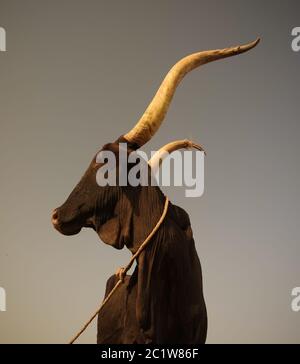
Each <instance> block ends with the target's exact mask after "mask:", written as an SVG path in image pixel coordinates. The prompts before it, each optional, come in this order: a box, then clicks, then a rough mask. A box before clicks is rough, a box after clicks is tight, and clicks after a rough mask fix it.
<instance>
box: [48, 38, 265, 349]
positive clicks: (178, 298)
mask: <svg viewBox="0 0 300 364" xmlns="http://www.w3.org/2000/svg"><path fill="white" fill-rule="evenodd" d="M257 43H258V40H257V41H255V42H253V43H249V44H246V45H243V46H238V47H231V48H225V49H221V50H211V51H204V52H199V53H194V54H192V55H189V56H187V57H185V58H183V59H181V60H180V61H179V62H178V63H176V64H175V65H174V66H173V67H172V68H171V70H170V71H169V73H168V74H167V76H166V77H165V79H164V80H163V82H162V84H161V85H160V87H159V89H158V91H157V93H156V95H155V96H154V98H153V100H152V101H151V103H150V105H149V106H148V108H147V109H146V111H145V113H144V114H143V116H142V117H141V119H140V120H139V121H138V123H137V124H136V125H135V126H134V127H133V129H131V130H130V131H129V132H128V133H127V134H124V135H122V136H120V137H119V138H118V139H117V140H116V141H114V142H112V143H108V144H105V145H104V146H103V147H102V149H101V150H104V151H107V150H109V151H112V152H113V153H114V154H115V156H116V159H117V161H118V154H119V144H120V143H127V148H128V153H130V152H132V151H135V150H137V149H138V148H140V147H142V146H143V145H144V144H145V143H147V142H148V141H149V140H150V139H151V138H152V137H153V135H154V134H155V133H156V131H157V130H158V129H159V127H160V125H161V123H162V121H163V119H164V117H165V114H166V112H167V110H168V107H169V105H170V102H171V100H172V97H173V95H174V93H175V90H176V87H177V85H178V84H179V82H180V81H181V80H182V78H183V77H184V76H185V75H186V74H187V73H188V72H189V71H191V70H193V69H194V68H196V67H198V66H200V65H203V64H205V63H208V62H211V61H215V60H218V59H222V58H226V57H230V56H234V55H237V54H241V53H243V52H246V51H248V50H249V49H251V48H253V47H254V46H256V44H257ZM190 146H193V145H191V144H189V143H186V144H185V143H182V142H180V141H179V142H175V143H171V144H168V145H167V146H166V147H165V149H166V150H168V151H172V150H175V149H178V148H182V147H190ZM150 164H151V163H150ZM100 166H101V164H99V163H97V161H96V156H95V157H94V158H93V160H92V161H91V163H90V165H89V167H88V169H87V171H86V172H85V174H84V176H83V177H82V179H81V180H80V182H79V183H78V185H77V186H76V187H75V189H74V190H73V191H72V193H71V194H70V196H69V197H68V199H67V200H66V202H65V203H64V204H63V205H62V206H61V207H59V208H57V209H55V210H54V212H53V215H52V222H53V225H54V227H55V228H56V229H57V230H58V231H60V232H61V233H62V234H65V235H72V234H77V233H79V232H80V230H81V228H83V227H90V228H92V229H94V230H95V232H96V233H97V234H98V235H99V237H100V239H101V240H102V241H103V242H104V243H106V244H109V245H111V246H113V247H114V248H117V249H122V248H123V247H124V245H125V246H126V247H127V248H128V249H129V250H130V251H131V252H132V253H135V252H136V251H137V249H138V247H139V245H140V244H141V243H142V242H143V241H144V240H145V238H146V237H147V236H148V234H149V233H150V231H151V230H152V229H153V227H154V226H155V224H156V223H157V221H158V220H159V218H160V216H161V214H162V211H163V208H164V203H165V197H164V195H163V193H162V191H161V190H160V188H159V187H157V186H142V185H140V186H136V187H132V186H130V185H127V186H121V185H116V186H108V185H107V186H104V187H100V186H99V185H98V184H97V182H96V173H97V170H98V169H99V168H100ZM117 167H118V165H117ZM131 167H132V166H130V165H128V170H130V168H131ZM149 168H150V167H149ZM136 263H137V264H136V267H135V270H134V272H133V274H132V275H131V276H129V275H127V276H126V277H125V281H124V283H123V285H121V286H120V287H119V288H118V290H117V291H116V292H115V294H114V295H113V296H112V298H111V299H110V301H109V302H108V303H107V304H106V305H105V306H104V307H103V310H102V311H101V312H100V313H99V316H98V335H97V342H98V343H155V344H166V343H173V344H175V343H179V344H184V343H185V344H199V343H204V342H205V340H206V333H207V313H206V307H205V302H204V298H203V290H202V273H201V266H200V262H199V258H198V255H197V252H196V249H195V243H194V239H193V233H192V229H191V225H190V220H189V216H188V214H187V213H186V212H185V211H184V210H183V209H182V208H180V207H178V206H175V205H173V204H171V203H170V204H169V207H168V212H167V215H166V217H165V219H164V221H163V223H162V225H161V226H160V228H159V230H158V231H157V232H156V234H155V235H154V237H153V238H152V239H151V242H150V243H149V245H148V246H147V247H146V249H145V250H144V251H143V252H142V253H141V254H140V255H139V257H138V259H137V262H136ZM116 279H117V278H116V276H115V275H113V276H112V277H111V278H109V279H108V281H107V286H106V293H105V294H106V295H107V294H108V293H109V292H110V290H111V289H112V287H113V286H114V284H115V282H116Z"/></svg>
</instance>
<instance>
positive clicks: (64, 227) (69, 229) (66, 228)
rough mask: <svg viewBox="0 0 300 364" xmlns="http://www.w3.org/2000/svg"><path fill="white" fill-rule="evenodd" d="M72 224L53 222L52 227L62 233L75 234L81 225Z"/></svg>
mask: <svg viewBox="0 0 300 364" xmlns="http://www.w3.org/2000/svg"><path fill="white" fill-rule="evenodd" d="M52 223H53V221H52ZM72 225H73V224H61V223H53V226H54V228H55V229H56V230H57V231H59V232H60V233H61V234H63V235H76V234H78V233H79V232H80V231H81V229H82V226H75V225H74V226H72Z"/></svg>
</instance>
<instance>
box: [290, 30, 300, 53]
mask: <svg viewBox="0 0 300 364" xmlns="http://www.w3.org/2000/svg"><path fill="white" fill-rule="evenodd" d="M291 34H292V37H294V38H293V40H292V43H291V47H292V50H293V51H294V52H299V51H300V27H295V28H293V29H292V33H291Z"/></svg>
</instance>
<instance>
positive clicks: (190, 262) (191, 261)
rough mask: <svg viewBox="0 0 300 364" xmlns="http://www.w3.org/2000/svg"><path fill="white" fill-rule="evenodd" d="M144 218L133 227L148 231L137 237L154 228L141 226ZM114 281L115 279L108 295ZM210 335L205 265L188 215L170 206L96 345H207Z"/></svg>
mask: <svg viewBox="0 0 300 364" xmlns="http://www.w3.org/2000/svg"><path fill="white" fill-rule="evenodd" d="M153 192H154V191H152V193H153ZM155 192H157V191H155ZM148 193H149V191H148ZM142 194H143V192H142ZM150 194H151V193H150ZM161 205H162V204H161ZM160 207H161V209H160V211H161V210H162V206H160ZM147 209H148V210H149V208H148V207H147V208H146V206H145V208H144V209H143V208H141V210H142V211H147ZM146 215H147V216H148V217H149V215H151V213H150V214H146ZM144 218H145V217H144V216H139V218H137V220H140V223H137V221H136V224H134V226H135V227H136V230H139V229H141V230H143V231H140V232H138V231H137V232H136V234H137V235H141V234H145V233H144V231H145V228H148V229H149V228H150V226H151V227H153V226H154V225H155V223H156V220H155V219H154V218H152V219H151V218H150V219H149V220H152V221H151V225H147V227H146V226H145V224H141V221H142V220H143V219H144ZM149 223H150V221H149ZM133 250H135V249H134V248H133ZM115 283H116V277H115V276H112V277H111V278H110V279H109V280H108V282H107V289H106V295H107V294H108V293H109V292H110V290H111V289H112V288H113V285H114V284H115ZM206 332H207V315H206V307H205V302H204V298H203V293H202V274H201V266H200V262H199V259H198V255H197V252H196V249H195V244H194V239H193V236H192V230H191V227H190V222H189V217H188V215H187V213H186V212H185V211H184V210H183V209H181V208H179V207H177V206H174V205H172V204H170V206H169V210H168V214H167V216H166V218H165V221H164V223H163V225H162V226H161V227H160V229H159V231H158V232H157V233H156V235H155V236H154V237H153V239H152V240H151V242H150V243H149V245H148V247H147V248H146V249H145V251H144V252H142V253H141V255H140V257H139V258H138V265H137V266H136V268H135V271H134V273H133V275H132V276H131V277H130V278H129V276H127V278H126V281H125V283H124V284H123V285H122V286H121V288H119V289H118V293H117V294H116V293H115V295H114V296H112V298H111V300H110V301H109V302H108V304H107V305H106V306H104V309H103V311H102V312H101V313H100V314H99V318H98V336H97V342H98V343H155V344H174V343H177V344H200V343H204V342H205V340H206Z"/></svg>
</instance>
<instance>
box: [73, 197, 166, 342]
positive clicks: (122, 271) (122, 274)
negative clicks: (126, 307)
mask: <svg viewBox="0 0 300 364" xmlns="http://www.w3.org/2000/svg"><path fill="white" fill-rule="evenodd" d="M168 206H169V199H168V197H166V200H165V206H164V210H163V213H162V215H161V217H160V219H159V220H158V222H157V223H156V225H155V227H154V228H153V230H152V231H151V232H150V234H149V235H148V236H147V238H146V239H145V240H144V241H143V243H142V244H141V245H140V247H139V248H138V250H137V251H136V252H135V253H134V254H133V256H132V257H131V259H130V261H129V263H128V264H127V265H126V267H125V268H121V269H120V270H119V272H118V276H119V280H118V281H117V283H116V284H115V286H114V288H113V289H112V290H111V291H110V292H109V294H108V295H107V296H106V298H105V299H104V300H103V301H102V303H101V305H100V307H99V308H98V309H97V311H96V312H95V313H94V314H93V315H92V316H91V318H90V319H89V320H88V321H87V322H86V323H85V324H84V326H83V327H82V329H81V330H80V331H78V333H77V334H76V335H75V336H74V337H73V339H72V340H71V341H70V342H69V344H73V343H74V342H75V341H76V340H77V339H78V338H79V336H80V335H81V334H82V333H83V332H84V331H85V330H86V329H87V327H88V326H89V325H90V323H91V322H92V321H93V320H94V318H95V317H96V316H97V315H98V314H99V312H100V311H101V310H102V308H103V307H104V305H105V304H106V303H107V302H108V301H109V299H110V298H111V296H112V295H113V294H114V293H115V291H116V290H117V288H118V287H119V286H120V285H121V284H122V283H123V282H124V277H125V275H126V273H127V272H128V271H129V269H130V268H131V266H132V264H133V262H134V261H135V259H136V258H137V257H138V256H139V255H140V254H141V252H142V251H143V250H144V249H145V247H146V245H147V244H148V243H149V241H150V240H151V239H152V237H153V235H154V234H155V233H156V232H157V230H158V229H159V227H160V225H161V224H162V223H163V221H164V219H165V217H166V215H167V211H168Z"/></svg>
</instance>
